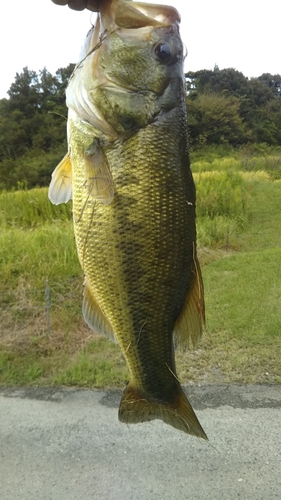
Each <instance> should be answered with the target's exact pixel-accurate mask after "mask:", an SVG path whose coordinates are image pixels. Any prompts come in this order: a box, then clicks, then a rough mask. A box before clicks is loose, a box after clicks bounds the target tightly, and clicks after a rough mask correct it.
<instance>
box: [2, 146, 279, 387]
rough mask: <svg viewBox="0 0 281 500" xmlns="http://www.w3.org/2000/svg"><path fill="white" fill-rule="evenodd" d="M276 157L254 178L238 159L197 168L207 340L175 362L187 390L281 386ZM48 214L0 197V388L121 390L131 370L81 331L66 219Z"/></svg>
mask: <svg viewBox="0 0 281 500" xmlns="http://www.w3.org/2000/svg"><path fill="white" fill-rule="evenodd" d="M231 155H232V156H231ZM276 155H277V153H276V152H271V154H270V158H269V160H268V161H267V162H266V161H264V163H263V164H261V163H259V165H258V166H259V168H256V167H257V163H255V168H254V167H253V168H254V170H249V168H245V165H244V166H243V165H242V163H241V158H242V156H243V155H242V153H241V152H239V153H237V155H236V156H237V157H236V158H234V160H235V162H236V163H235V164H234V162H233V152H231V154H229V156H228V157H227V158H221V157H219V156H218V157H217V158H216V157H215V154H214V155H213V156H212V157H211V160H212V161H211V162H206V160H204V158H203V159H202V158H198V162H201V163H204V164H207V163H209V164H210V163H214V164H215V162H216V168H210V172H206V171H205V170H204V168H205V167H204V168H203V167H202V165H201V169H199V172H198V174H196V175H195V178H196V183H197V192H198V198H197V199H198V201H197V203H198V220H197V228H198V241H199V254H200V259H201V262H202V268H203V277H204V284H205V297H206V319H207V329H206V332H205V334H204V336H203V339H202V341H201V342H200V344H199V346H198V348H197V349H195V350H191V351H189V352H187V353H178V354H177V369H178V374H179V377H180V379H181V380H182V381H183V382H188V381H192V382H198V381H200V382H214V381H219V382H271V383H272V382H273V383H274V382H281V336H280V330H281V315H280V297H281V236H280V234H281V233H280V227H281V210H280V206H281V205H280V200H281V181H279V180H277V181H274V180H273V179H274V176H273V175H272V164H271V163H272V158H271V157H275V156H276ZM257 156H258V155H256V156H255V157H252V158H256V157H257ZM277 156H278V155H277ZM250 159H251V158H250ZM237 162H240V163H239V168H238V164H237ZM250 164H251V162H250V160H248V163H247V165H248V167H249V165H250ZM252 164H254V162H252ZM269 164H270V165H271V166H270V168H269V167H268V165H269ZM240 165H242V168H240ZM213 167H214V165H213ZM260 167H262V168H264V169H267V170H263V171H260ZM204 172H206V173H204ZM51 207H52V205H50V204H49V202H48V200H47V190H46V189H40V190H32V191H22V192H13V193H3V194H2V195H0V221H1V224H0V312H1V327H0V384H2V385H3V384H4V385H28V384H30V385H49V384H64V385H78V386H91V387H99V388H101V387H123V386H124V384H125V382H126V381H127V380H128V370H127V368H126V364H125V361H124V359H123V357H122V355H121V351H120V349H119V347H118V346H116V345H114V344H112V343H110V342H108V341H107V340H105V339H103V338H100V337H98V336H97V335H95V334H94V333H93V332H92V331H91V330H89V328H88V327H87V326H86V325H85V323H84V321H83V319H82V315H81V302H82V285H83V276H82V271H81V268H80V265H79V262H78V259H77V254H76V249H75V243H74V237H73V228H72V222H71V221H70V220H69V219H70V218H71V208H70V207H66V208H65V207H64V209H62V211H57V212H56V213H54V212H52V210H53V208H51ZM62 207H63V206H62ZM54 208H55V209H56V208H58V207H54ZM46 280H48V282H49V285H50V288H51V317H50V320H51V331H50V334H49V333H48V331H47V320H46V304H45V287H46Z"/></svg>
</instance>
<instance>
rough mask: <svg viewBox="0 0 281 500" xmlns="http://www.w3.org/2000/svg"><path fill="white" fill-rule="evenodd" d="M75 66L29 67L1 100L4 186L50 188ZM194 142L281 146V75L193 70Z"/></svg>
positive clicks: (0, 184)
mask: <svg viewBox="0 0 281 500" xmlns="http://www.w3.org/2000/svg"><path fill="white" fill-rule="evenodd" d="M73 69H74V65H73V64H70V65H68V66H67V67H66V68H60V69H58V70H57V71H56V73H55V75H52V74H51V73H50V72H49V71H48V70H47V69H46V68H44V69H42V70H41V71H39V72H38V73H36V72H35V71H32V70H29V69H28V68H27V67H26V68H23V71H22V72H21V73H17V74H16V76H15V80H14V82H13V83H12V84H11V86H10V88H9V90H8V96H9V98H8V99H6V98H4V99H0V190H2V189H11V188H17V187H19V186H23V185H25V186H27V187H28V188H31V187H34V186H47V185H48V184H49V182H50V176H51V173H52V171H53V170H54V168H55V167H56V165H57V164H58V163H59V161H60V160H61V158H62V157H63V155H64V154H65V152H66V149H67V144H66V118H67V109H66V105H65V89H66V86H67V83H68V80H69V77H70V75H71V73H72V71H73ZM185 77H186V87H187V97H186V105H187V111H188V129H189V142H190V145H191V147H192V148H198V147H200V146H202V145H212V144H225V145H230V146H234V147H237V146H241V145H244V144H249V143H250V144H257V143H266V144H268V145H273V146H281V76H280V75H271V74H269V73H264V74H263V75H261V76H259V77H257V78H250V79H249V78H247V77H245V76H244V75H243V73H241V72H239V71H237V70H235V69H233V68H228V69H223V70H220V69H219V68H218V67H217V66H216V67H215V68H214V69H213V70H200V71H196V72H188V73H186V75H185Z"/></svg>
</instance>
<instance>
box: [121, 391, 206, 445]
mask: <svg viewBox="0 0 281 500" xmlns="http://www.w3.org/2000/svg"><path fill="white" fill-rule="evenodd" d="M118 417H119V420H120V422H123V423H127V424H137V423H139V422H147V421H150V420H154V419H160V420H163V422H165V423H166V424H169V425H171V426H172V427H175V428H176V429H179V430H181V431H183V432H186V433H187V434H191V435H193V436H197V437H201V438H203V439H208V437H207V435H206V434H205V432H204V430H203V428H202V427H201V425H200V423H199V421H198V418H197V417H196V415H195V413H194V410H193V408H192V406H191V404H190V403H189V401H188V399H187V398H186V396H185V394H184V392H183V390H182V388H181V387H180V386H179V387H178V391H177V393H176V395H175V397H174V399H173V400H172V401H169V402H165V401H163V400H159V399H154V398H152V397H148V396H147V394H145V393H144V392H142V391H141V390H140V389H138V388H137V387H135V386H134V385H133V383H132V382H130V383H129V385H128V386H127V388H126V389H125V391H124V394H123V397H122V400H121V403H120V407H119V415H118Z"/></svg>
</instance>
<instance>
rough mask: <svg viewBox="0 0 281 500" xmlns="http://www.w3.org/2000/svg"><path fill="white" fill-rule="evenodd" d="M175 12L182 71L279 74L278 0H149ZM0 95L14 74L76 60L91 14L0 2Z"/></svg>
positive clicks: (39, 1)
mask: <svg viewBox="0 0 281 500" xmlns="http://www.w3.org/2000/svg"><path fill="white" fill-rule="evenodd" d="M151 3H158V4H159V3H162V4H163V3H165V4H170V5H173V6H174V7H175V8H177V9H178V11H179V12H180V14H181V17H182V23H181V36H182V39H183V42H184V44H185V46H186V48H187V51H188V56H187V58H186V61H185V71H188V70H190V71H196V70H200V69H213V68H214V66H215V65H217V66H218V67H219V68H220V69H223V68H230V67H231V68H235V69H237V70H238V71H241V72H242V73H243V74H244V75H245V76H248V77H255V76H260V75H261V74H262V73H272V74H276V73H279V74H280V73H281V55H280V48H281V42H280V19H281V0H267V1H266V2H258V1H257V0H235V1H231V0H154V1H153V0H152V1H151ZM1 4H2V10H1V15H0V47H1V52H0V57H1V72H0V98H3V97H7V94H6V92H7V90H8V89H9V87H10V85H11V83H12V82H13V81H14V78H15V75H16V73H21V72H22V69H23V68H24V67H25V66H27V67H28V69H30V70H34V71H38V70H40V69H43V68H44V67H46V68H47V69H48V70H49V71H50V72H51V73H53V74H54V73H55V72H56V70H57V69H58V68H61V67H66V66H67V65H68V64H69V63H70V62H73V63H75V62H77V60H78V56H79V52H80V48H81V45H82V43H83V40H84V38H85V36H86V33H87V31H88V30H89V28H90V27H91V23H94V22H95V14H93V13H90V12H89V11H82V12H77V11H72V10H71V9H69V8H68V7H62V6H58V5H55V4H53V3H52V1H51V0H13V1H12V0H6V1H2V2H1Z"/></svg>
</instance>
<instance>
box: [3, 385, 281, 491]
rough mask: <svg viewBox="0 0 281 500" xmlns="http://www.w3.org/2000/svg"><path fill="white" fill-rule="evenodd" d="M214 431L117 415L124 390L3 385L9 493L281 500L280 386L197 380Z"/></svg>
mask: <svg viewBox="0 0 281 500" xmlns="http://www.w3.org/2000/svg"><path fill="white" fill-rule="evenodd" d="M186 392H187V394H188V397H189V399H190V401H191V402H192V404H193V406H194V408H195V410H196V412H197V415H198V417H199V419H200V422H201V424H202V425H203V427H204V429H205V431H206V432H207V434H208V436H209V442H205V441H203V440H200V439H197V438H194V437H190V436H187V435H185V434H184V433H182V432H180V431H177V430H174V429H173V428H172V427H170V426H168V425H165V424H163V423H162V422H160V421H153V422H151V423H144V424H138V425H131V426H126V425H124V424H121V423H119V422H118V417H117V408H118V405H119V401H120V398H121V391H111V392H99V391H92V390H75V389H65V388H59V389H58V388H49V389H48V388H44V389H34V388H33V389H32V388H28V389H3V388H2V389H0V499H1V500H16V499H21V500H47V499H48V500H79V499H83V500H90V499H91V500H92V499H103V500H104V499H105V500H121V499H122V500H139V499H145V500H156V499H159V500H160V499H161V500H166V499H169V500H173V499H175V500H186V499H190V500H199V499H200V500H201V499H202V500H203V499H204V500H206V499H208V500H234V499H241V500H258V499H260V500H267V499H268V500H271V499H275V498H278V499H279V500H280V499H281V386H278V385H276V386H238V385H231V386H227V385H221V386H218V385H212V386H201V387H200V386H199V387H197V386H189V387H188V388H186Z"/></svg>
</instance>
